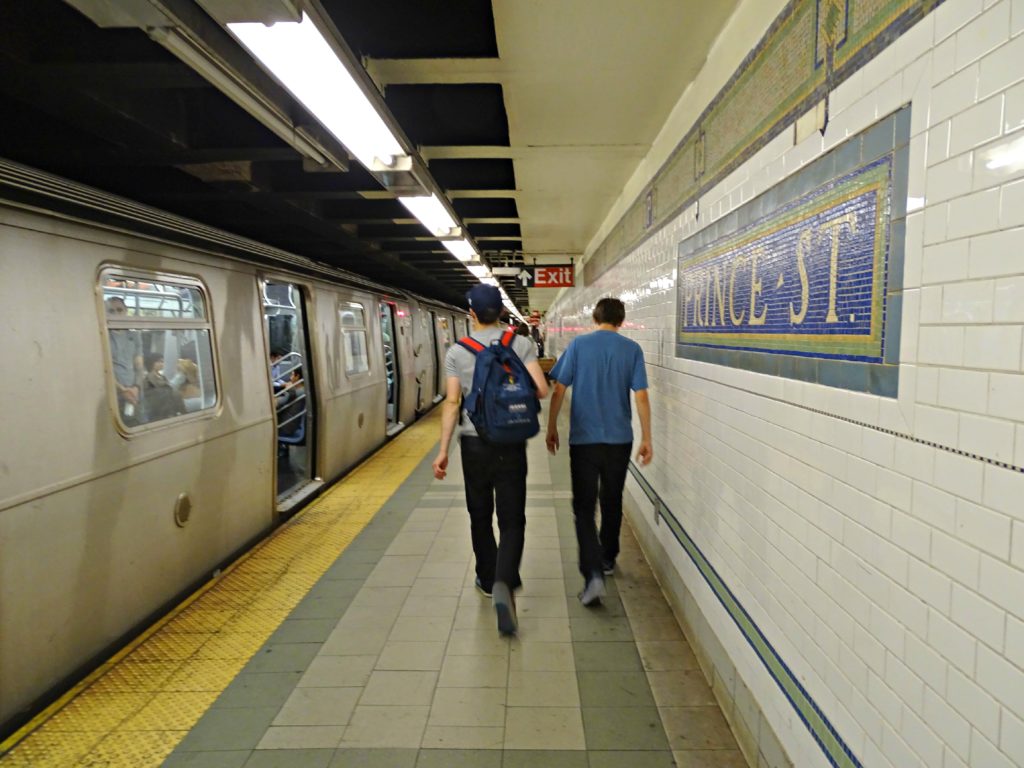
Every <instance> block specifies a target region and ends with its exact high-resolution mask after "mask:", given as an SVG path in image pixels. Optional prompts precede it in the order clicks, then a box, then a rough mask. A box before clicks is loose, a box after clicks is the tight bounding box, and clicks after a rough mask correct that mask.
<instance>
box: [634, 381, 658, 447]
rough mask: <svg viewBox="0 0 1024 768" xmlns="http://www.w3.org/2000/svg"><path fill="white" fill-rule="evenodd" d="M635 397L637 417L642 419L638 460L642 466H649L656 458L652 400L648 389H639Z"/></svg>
mask: <svg viewBox="0 0 1024 768" xmlns="http://www.w3.org/2000/svg"><path fill="white" fill-rule="evenodd" d="M633 397H634V398H635V399H636V413H637V416H639V417H640V448H639V450H637V452H636V458H637V461H639V462H640V466H647V465H648V464H650V463H651V459H653V458H654V448H653V447H652V446H651V399H650V397H648V395H647V390H646V389H638V390H637V391H636V392H634V393H633Z"/></svg>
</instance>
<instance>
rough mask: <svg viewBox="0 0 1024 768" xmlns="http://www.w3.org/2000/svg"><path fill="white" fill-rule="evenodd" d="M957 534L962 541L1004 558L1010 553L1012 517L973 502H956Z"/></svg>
mask: <svg viewBox="0 0 1024 768" xmlns="http://www.w3.org/2000/svg"><path fill="white" fill-rule="evenodd" d="M956 534H957V537H958V538H959V539H961V540H962V541H965V542H967V543H968V544H971V545H973V546H975V547H977V548H978V549H981V550H983V551H985V552H988V553H989V554H991V555H994V556H995V557H998V558H1000V559H1002V560H1006V559H1008V558H1009V553H1010V518H1009V517H1007V516H1006V515H1001V514H999V513H998V512H992V511H991V510H988V509H985V508H984V507H980V506H978V505H977V504H971V503H970V502H967V501H964V500H963V499H957V502H956Z"/></svg>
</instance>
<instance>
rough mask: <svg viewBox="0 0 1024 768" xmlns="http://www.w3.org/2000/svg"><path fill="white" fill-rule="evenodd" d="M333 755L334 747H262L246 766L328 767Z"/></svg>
mask: <svg viewBox="0 0 1024 768" xmlns="http://www.w3.org/2000/svg"><path fill="white" fill-rule="evenodd" d="M333 757H334V750H333V749H262V750H259V751H258V752H254V753H253V755H252V757H250V758H249V762H247V763H246V764H245V768H327V766H328V765H330V762H331V759H332V758H333Z"/></svg>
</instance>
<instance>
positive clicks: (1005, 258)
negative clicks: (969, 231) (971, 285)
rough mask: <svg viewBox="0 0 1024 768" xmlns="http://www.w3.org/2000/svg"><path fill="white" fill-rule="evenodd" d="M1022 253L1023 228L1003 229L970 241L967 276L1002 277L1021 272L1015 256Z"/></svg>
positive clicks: (1023, 245) (1023, 243)
mask: <svg viewBox="0 0 1024 768" xmlns="http://www.w3.org/2000/svg"><path fill="white" fill-rule="evenodd" d="M1019 253H1024V228H1018V229H1005V230H1002V231H1001V232H993V233H991V234H987V235H978V236H977V237H972V238H971V240H970V255H969V257H968V276H969V277H972V278H978V277H1004V276H1010V275H1016V274H1018V273H1019V272H1020V270H1021V264H1020V259H1019V258H1017V254H1019Z"/></svg>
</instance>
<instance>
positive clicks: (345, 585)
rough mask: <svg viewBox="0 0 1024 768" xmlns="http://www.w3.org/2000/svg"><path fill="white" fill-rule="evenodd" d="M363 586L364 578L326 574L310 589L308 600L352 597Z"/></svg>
mask: <svg viewBox="0 0 1024 768" xmlns="http://www.w3.org/2000/svg"><path fill="white" fill-rule="evenodd" d="M328 573H329V572H328ZM362 586H363V580H362V579H349V578H344V577H339V578H332V577H330V576H328V575H327V574H324V577H323V578H322V579H320V581H318V582H317V583H316V584H315V585H314V586H313V588H312V589H311V590H309V593H308V594H307V595H306V600H326V601H328V602H329V601H330V600H332V599H334V600H341V599H342V598H346V597H352V596H353V595H355V593H356V592H358V591H359V590H360V589H362ZM300 605H301V603H300Z"/></svg>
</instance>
